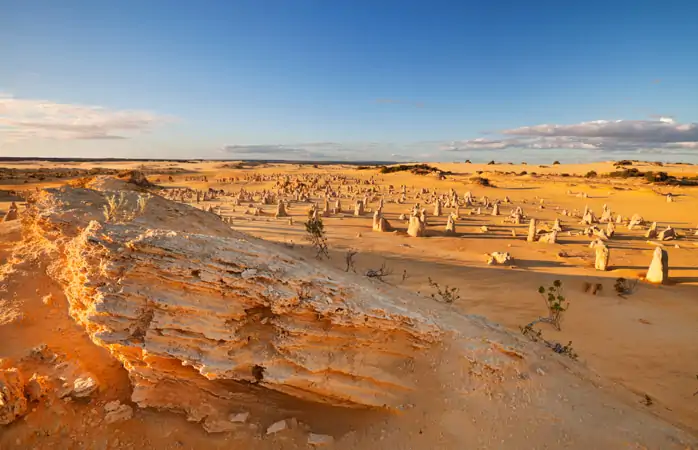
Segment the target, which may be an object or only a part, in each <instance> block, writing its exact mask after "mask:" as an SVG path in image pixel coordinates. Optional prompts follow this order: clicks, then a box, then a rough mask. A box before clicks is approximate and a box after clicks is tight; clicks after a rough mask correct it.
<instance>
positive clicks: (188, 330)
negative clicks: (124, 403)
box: [34, 188, 441, 420]
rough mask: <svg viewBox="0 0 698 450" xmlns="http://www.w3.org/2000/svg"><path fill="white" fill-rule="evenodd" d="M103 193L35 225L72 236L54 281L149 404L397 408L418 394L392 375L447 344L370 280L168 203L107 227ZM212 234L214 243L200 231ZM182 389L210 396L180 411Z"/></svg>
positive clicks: (70, 195)
mask: <svg viewBox="0 0 698 450" xmlns="http://www.w3.org/2000/svg"><path fill="white" fill-rule="evenodd" d="M127 195H132V194H131V193H129V194H127ZM104 197H105V194H103V193H102V192H98V191H93V190H88V189H73V188H65V189H62V190H58V191H53V192H51V193H48V194H45V195H44V196H43V197H42V198H41V199H40V200H39V204H38V209H37V211H35V212H34V214H35V215H36V216H35V221H36V222H35V223H36V224H37V225H39V227H38V228H39V229H41V230H43V232H44V233H45V236H51V235H52V234H53V233H55V232H56V230H60V232H59V234H60V236H61V238H66V239H61V241H65V244H64V245H62V246H61V250H60V251H61V252H62V257H63V261H62V263H61V264H60V269H59V270H57V272H56V274H57V277H58V278H59V279H60V280H61V281H62V282H63V283H64V285H65V292H66V294H67V297H68V300H69V302H70V313H71V315H72V317H73V318H75V319H76V320H77V321H78V322H79V323H80V324H81V325H83V326H84V327H85V329H86V330H87V331H88V333H89V334H90V336H91V337H92V339H93V340H94V341H95V342H96V343H98V344H99V345H102V346H106V347H107V348H109V350H110V351H111V352H112V353H113V354H114V355H115V356H116V357H117V358H118V359H119V360H120V361H121V362H122V363H123V364H124V367H126V369H127V370H128V371H129V374H130V377H131V380H132V382H133V387H134V393H133V400H134V401H135V402H136V403H138V404H139V405H140V406H143V407H145V406H156V407H165V408H171V409H181V410H184V411H186V412H187V413H188V414H189V415H190V417H191V418H193V419H194V420H201V419H203V418H205V417H207V416H211V415H213V414H214V413H215V409H216V408H215V407H214V406H212V405H215V404H216V399H218V398H229V397H231V396H235V395H242V394H240V392H243V391H245V392H246V391H247V390H249V388H250V386H255V388H262V387H263V388H267V389H271V390H275V391H279V392H283V393H285V394H289V395H292V396H295V397H298V398H301V399H306V400H313V401H319V402H324V403H330V404H336V405H345V406H372V407H388V408H392V407H395V406H397V405H398V404H399V403H400V400H401V396H402V394H403V393H405V392H408V391H409V390H411V389H413V388H414V386H412V385H411V383H410V382H409V381H408V380H406V379H405V378H403V377H401V376H400V374H399V373H398V372H396V371H395V367H398V366H400V365H401V364H404V363H405V362H406V361H409V360H410V359H411V358H412V356H413V355H414V354H415V352H419V351H422V350H424V349H426V348H428V347H430V346H431V345H432V344H433V343H434V342H436V341H437V340H438V338H439V336H440V334H441V331H440V329H439V327H437V326H436V325H435V323H434V322H433V321H432V320H431V319H429V318H427V317H425V316H423V315H421V314H419V313H416V312H411V311H408V310H406V309H404V308H402V307H400V306H398V305H396V304H395V303H394V302H393V301H392V300H391V299H390V297H387V296H385V295H384V294H382V293H380V292H379V291H377V290H376V289H374V288H372V287H371V284H370V283H366V282H363V283H359V284H357V283H356V282H354V281H348V280H345V279H344V278H346V275H344V274H341V273H339V272H338V273H334V272H332V273H328V270H327V268H326V267H318V266H315V265H313V264H310V263H305V262H302V261H299V260H297V259H296V258H293V257H291V256H289V255H287V254H284V252H283V251H282V249H281V248H280V247H277V246H276V245H274V244H269V243H265V242H264V241H261V240H256V239H253V238H249V237H247V236H245V235H242V234H240V233H237V232H235V231H233V230H230V229H229V228H227V227H226V226H225V225H223V224H222V222H221V221H220V220H218V219H217V218H216V217H215V216H213V215H212V214H206V213H204V212H202V211H199V210H196V209H194V208H190V207H188V206H186V205H175V204H174V203H171V202H169V201H167V200H165V199H163V198H160V197H153V199H152V200H151V201H150V202H149V203H148V205H147V206H146V210H145V212H144V213H143V214H142V215H141V216H138V217H136V218H135V219H133V220H132V221H130V222H127V223H109V222H105V221H104V220H103V218H101V220H100V218H99V214H98V213H97V211H98V210H99V208H100V206H101V204H102V203H104V202H105V198H104ZM78 205H91V206H90V207H85V209H77V208H75V207H76V206H78ZM74 208H75V209H74ZM168 210H170V211H171V210H174V211H175V212H176V213H177V214H175V215H174V217H173V214H171V213H170V214H169V216H170V219H171V220H170V221H169V228H171V229H170V230H164V229H157V225H158V223H157V222H159V221H160V220H166V217H165V216H167V215H168V214H167V213H163V211H168ZM197 225H198V227H197ZM204 226H205V227H206V228H207V231H208V234H203V233H201V232H200V231H201V230H200V229H197V228H201V227H204ZM83 227H84V228H83ZM185 229H186V230H191V231H192V232H187V231H182V230H185ZM197 231H198V232H197ZM210 380H227V381H228V382H232V383H233V385H227V386H225V387H224V386H223V385H221V384H213V383H209V381H210ZM224 384H225V383H224ZM185 385H186V386H185ZM183 389H189V390H193V391H196V392H199V393H204V394H205V395H204V394H201V395H202V396H203V397H206V398H207V400H205V401H202V400H201V399H197V400H196V401H187V403H186V404H183V402H184V400H183V399H184V398H185V397H184V396H182V400H178V398H177V392H178V390H179V391H181V390H183ZM231 392H233V393H231ZM210 397H213V399H211V398H210Z"/></svg>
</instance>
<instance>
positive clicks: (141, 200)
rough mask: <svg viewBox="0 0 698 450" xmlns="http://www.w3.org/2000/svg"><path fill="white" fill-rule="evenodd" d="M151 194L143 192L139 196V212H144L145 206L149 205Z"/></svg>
mask: <svg viewBox="0 0 698 450" xmlns="http://www.w3.org/2000/svg"><path fill="white" fill-rule="evenodd" d="M150 197H151V196H150V194H142V195H139V196H138V213H139V214H143V212H144V211H145V207H146V206H147V205H148V200H150Z"/></svg>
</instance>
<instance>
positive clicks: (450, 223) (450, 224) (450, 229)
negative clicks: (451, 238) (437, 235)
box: [445, 215, 456, 234]
mask: <svg viewBox="0 0 698 450" xmlns="http://www.w3.org/2000/svg"><path fill="white" fill-rule="evenodd" d="M445 231H446V234H456V222H455V220H453V216H452V215H451V216H448V219H447V220H446V230H445Z"/></svg>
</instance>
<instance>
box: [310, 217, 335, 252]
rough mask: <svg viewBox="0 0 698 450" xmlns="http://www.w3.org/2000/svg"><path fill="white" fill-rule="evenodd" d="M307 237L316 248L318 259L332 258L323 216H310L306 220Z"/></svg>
mask: <svg viewBox="0 0 698 450" xmlns="http://www.w3.org/2000/svg"><path fill="white" fill-rule="evenodd" d="M305 232H306V233H307V236H306V239H307V240H308V241H309V242H310V245H311V246H312V247H313V248H314V249H315V252H316V253H315V257H316V258H317V259H322V258H323V257H324V258H327V259H329V258H330V252H329V249H328V247H327V238H326V237H325V228H324V225H323V223H322V219H321V218H319V217H318V218H312V217H311V218H310V219H308V221H307V222H305Z"/></svg>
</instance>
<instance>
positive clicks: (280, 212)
mask: <svg viewBox="0 0 698 450" xmlns="http://www.w3.org/2000/svg"><path fill="white" fill-rule="evenodd" d="M274 217H276V218H279V217H288V213H287V212H286V204H285V203H284V201H283V200H279V204H278V205H276V214H274Z"/></svg>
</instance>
